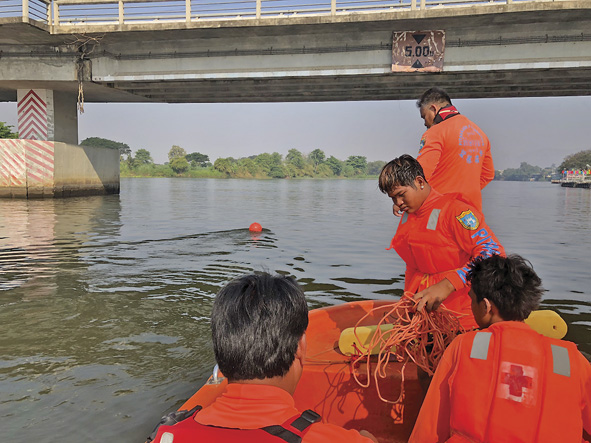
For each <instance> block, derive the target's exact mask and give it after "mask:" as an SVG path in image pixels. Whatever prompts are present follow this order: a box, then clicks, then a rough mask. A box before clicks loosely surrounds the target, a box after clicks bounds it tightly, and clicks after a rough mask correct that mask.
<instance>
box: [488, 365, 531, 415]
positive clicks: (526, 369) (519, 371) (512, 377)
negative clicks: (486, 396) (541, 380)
mask: <svg viewBox="0 0 591 443" xmlns="http://www.w3.org/2000/svg"><path fill="white" fill-rule="evenodd" d="M537 388H538V370H537V369H536V368H534V367H531V366H525V365H520V364H517V363H511V362H508V361H504V362H502V363H501V367H500V369H499V380H498V382H497V397H499V398H503V399H506V400H511V401H515V402H518V403H521V404H523V405H526V406H532V405H535V404H536V400H537V399H536V394H537V391H538V389H537Z"/></svg>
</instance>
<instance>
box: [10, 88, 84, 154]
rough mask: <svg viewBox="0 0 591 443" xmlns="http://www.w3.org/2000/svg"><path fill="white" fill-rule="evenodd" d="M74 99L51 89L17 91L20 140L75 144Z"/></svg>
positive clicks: (75, 101) (75, 113) (76, 134)
mask: <svg viewBox="0 0 591 443" xmlns="http://www.w3.org/2000/svg"><path fill="white" fill-rule="evenodd" d="M76 104H77V96H76V94H74V93H68V92H61V91H53V90H51V89H19V90H18V91H17V112H18V131H19V135H20V137H21V138H23V139H27V140H43V141H59V142H64V143H70V144H73V145H77V144H78V115H77V109H76Z"/></svg>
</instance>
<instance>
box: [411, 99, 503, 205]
mask: <svg viewBox="0 0 591 443" xmlns="http://www.w3.org/2000/svg"><path fill="white" fill-rule="evenodd" d="M417 107H418V108H419V110H420V113H421V118H422V119H423V120H424V121H425V126H426V127H427V131H425V133H424V134H423V137H422V138H421V143H420V147H419V154H418V156H417V160H418V161H419V163H421V166H423V170H424V171H425V177H426V179H427V181H428V182H429V183H430V184H431V186H433V187H434V188H435V189H436V190H437V191H438V192H440V193H442V194H447V193H450V192H460V193H462V194H463V195H464V197H466V198H467V199H468V200H469V201H470V203H472V204H473V205H474V206H475V207H476V209H478V210H479V211H481V212H482V196H481V190H482V189H483V188H484V187H485V186H486V185H487V184H488V183H489V182H490V181H491V180H492V179H493V178H494V177H495V169H494V165H493V160H492V155H491V152H490V142H489V140H488V137H487V136H486V134H485V133H484V131H483V130H482V129H480V128H479V127H478V126H477V125H476V124H475V123H474V122H472V121H470V120H468V119H467V118H466V117H465V116H463V115H461V114H460V113H459V112H458V110H457V109H456V107H455V106H453V105H452V103H451V98H450V97H449V95H448V94H447V92H445V91H444V90H443V89H439V88H431V89H428V90H427V91H425V92H424V93H423V94H422V95H421V97H420V98H419V99H418V100H417Z"/></svg>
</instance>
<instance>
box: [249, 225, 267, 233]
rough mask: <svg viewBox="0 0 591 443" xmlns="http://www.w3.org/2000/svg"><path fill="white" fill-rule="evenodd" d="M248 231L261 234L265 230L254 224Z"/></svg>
mask: <svg viewBox="0 0 591 443" xmlns="http://www.w3.org/2000/svg"><path fill="white" fill-rule="evenodd" d="M248 230H249V231H250V232H261V231H262V230H263V227H262V226H261V225H259V224H258V223H253V224H252V225H250V228H248Z"/></svg>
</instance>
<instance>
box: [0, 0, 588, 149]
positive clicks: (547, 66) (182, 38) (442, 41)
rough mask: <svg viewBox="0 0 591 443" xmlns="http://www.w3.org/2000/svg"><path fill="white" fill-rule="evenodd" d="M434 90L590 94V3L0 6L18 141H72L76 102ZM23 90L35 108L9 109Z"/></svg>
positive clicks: (269, 1)
mask: <svg viewBox="0 0 591 443" xmlns="http://www.w3.org/2000/svg"><path fill="white" fill-rule="evenodd" d="M303 3H305V5H304V4H303ZM433 85H439V86H441V87H443V88H445V89H447V90H448V92H450V94H451V95H452V97H455V98H486V97H533V96H569V95H589V94H591V86H590V85H591V0H579V1H570V0H557V1H540V0H502V1H498V0H486V1H481V0H396V1H384V0H307V1H306V2H301V1H294V0H224V1H223V2H222V1H219V0H217V1H216V0H209V2H208V1H207V0H205V1H204V0H2V2H1V3H0V101H17V102H18V103H19V108H18V121H19V131H21V136H23V129H22V128H25V127H26V128H27V130H29V132H28V133H27V136H28V137H29V138H36V139H41V140H54V141H60V142H66V143H70V144H77V143H78V139H77V137H78V129H77V105H78V106H79V107H83V105H84V103H85V102H167V103H206V102H291V101H346V100H398V99H414V98H416V97H417V96H418V95H419V94H420V93H421V92H422V91H423V90H425V89H426V88H428V87H430V86H433ZM31 92H32V93H33V95H36V96H37V97H38V99H39V101H40V103H41V105H40V109H37V108H31V106H29V107H28V108H24V107H21V106H20V104H21V103H24V101H25V98H26V97H27V100H26V101H27V103H29V102H30V97H31ZM35 100H37V99H35ZM34 118H37V119H40V120H42V121H44V122H45V127H44V125H43V124H34V123H35V122H32V120H33V119H34ZM31 128H32V129H31Z"/></svg>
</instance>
